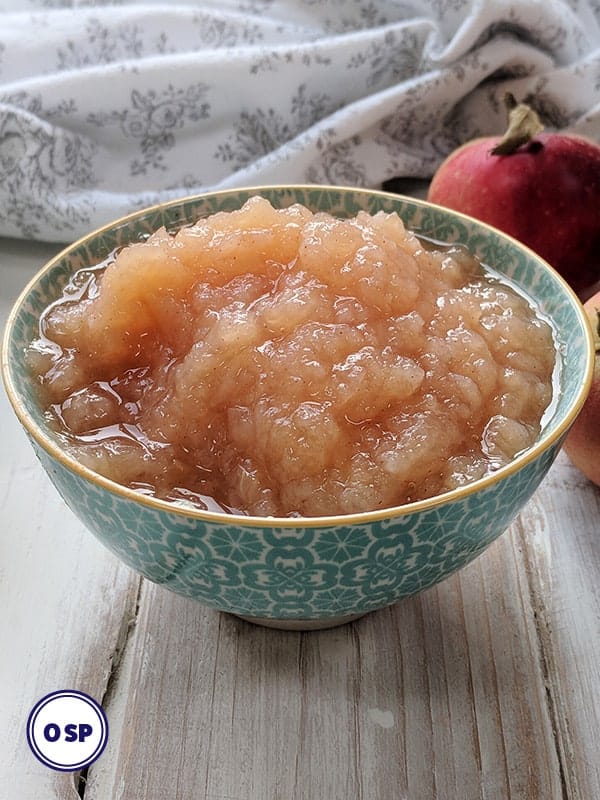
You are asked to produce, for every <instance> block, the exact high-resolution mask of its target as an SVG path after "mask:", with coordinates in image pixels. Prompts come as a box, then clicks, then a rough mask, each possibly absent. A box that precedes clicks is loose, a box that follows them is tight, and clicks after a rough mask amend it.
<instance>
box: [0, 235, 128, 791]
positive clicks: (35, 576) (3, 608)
mask: <svg viewBox="0 0 600 800" xmlns="http://www.w3.org/2000/svg"><path fill="white" fill-rule="evenodd" d="M57 249H58V248H57V247H56V246H53V247H51V246H45V247H44V246H42V245H35V246H29V247H25V246H24V245H22V244H20V243H17V242H5V243H2V247H1V251H0V252H1V254H2V257H1V261H0V264H1V266H0V269H1V270H2V284H1V286H2V288H1V297H0V303H1V306H0V314H1V320H2V324H4V319H5V317H6V315H7V313H8V310H9V306H10V305H11V304H12V300H13V298H14V297H16V295H17V294H18V292H19V291H20V289H21V288H22V286H24V285H25V283H26V282H27V280H28V279H29V277H30V276H31V275H32V274H33V273H34V272H35V271H37V269H38V268H39V267H40V266H41V265H42V264H43V262H44V261H45V260H46V258H48V257H50V256H51V255H52V253H53V252H56V250H57ZM0 420H1V421H2V424H1V427H0V429H1V431H2V443H1V447H0V526H1V528H0V530H1V535H0V715H1V719H2V724H0V798H3V800H52V799H53V798H57V800H58V798H60V800H71V798H75V797H77V792H76V788H75V787H76V780H77V776H74V775H72V774H69V773H63V774H61V773H56V772H52V771H50V770H49V769H48V768H47V767H45V766H43V765H42V764H41V763H40V762H38V761H37V760H36V759H35V758H34V756H33V755H32V753H31V751H30V750H29V748H28V745H27V741H26V736H25V730H26V722H27V717H28V715H29V712H30V710H31V708H32V707H33V705H34V704H35V702H36V701H37V700H39V699H40V698H41V697H43V696H44V695H45V694H47V693H48V692H51V691H54V690H58V689H79V690H81V691H85V692H87V693H88V694H90V695H92V696H93V697H96V698H102V697H103V695H104V691H105V688H106V684H107V681H108V678H109V675H110V673H111V669H112V663H113V660H114V658H115V653H116V652H117V650H118V644H119V642H120V640H123V639H124V634H125V626H126V622H127V618H128V615H131V614H132V613H133V611H134V609H135V602H136V596H137V587H138V584H139V580H138V578H137V577H136V576H134V575H133V573H132V572H131V571H130V570H128V569H127V568H126V567H124V566H122V565H121V564H119V563H118V562H117V560H116V559H115V558H114V557H113V556H112V555H111V554H109V553H108V551H107V550H105V549H104V548H103V547H102V546H101V545H100V544H99V543H97V542H96V540H95V539H94V538H93V537H92V536H91V535H90V534H89V533H88V532H87V531H86V530H85V529H84V528H83V526H82V524H81V523H80V522H79V521H78V520H77V519H76V518H75V517H74V516H73V514H72V513H71V512H70V511H69V510H68V509H67V507H66V506H65V504H64V502H63V501H62V500H61V498H60V497H59V495H58V493H57V492H56V491H55V490H54V488H53V487H52V486H51V484H50V482H49V480H48V479H47V478H46V476H45V474H44V472H43V471H42V469H41V467H40V465H39V464H38V462H37V460H36V458H35V456H34V453H33V450H32V448H31V446H30V444H29V442H28V440H27V439H26V437H25V434H24V432H23V431H22V430H21V428H20V426H19V425H18V423H17V421H16V417H14V415H13V414H12V412H11V411H10V409H9V404H8V400H7V398H6V396H5V394H4V392H1V393H0Z"/></svg>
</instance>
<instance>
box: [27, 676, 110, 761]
mask: <svg viewBox="0 0 600 800" xmlns="http://www.w3.org/2000/svg"><path fill="white" fill-rule="evenodd" d="M27 741H28V743H29V747H30V748H31V752H32V753H33V755H34V756H35V757H36V758H38V759H39V760H40V761H41V762H42V764H45V766H47V767H50V769H54V770H58V771H60V772H75V771H77V770H80V769H84V767H87V766H89V765H90V764H91V763H92V762H94V761H95V760H96V759H97V758H99V757H100V756H101V755H102V751H103V750H104V748H105V747H106V742H107V741H108V720H107V719H106V714H105V713H104V709H103V708H102V706H101V705H100V704H99V703H97V702H96V701H95V700H94V698H93V697H90V696H89V695H87V694H85V693H84V692H78V691H76V690H75V689H63V690H61V691H58V692H51V693H50V694H47V695H46V696H45V697H42V699H41V700H38V702H37V703H36V704H35V706H34V707H33V708H32V709H31V713H30V714H29V718H28V720H27Z"/></svg>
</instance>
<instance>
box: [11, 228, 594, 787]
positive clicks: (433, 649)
mask: <svg viewBox="0 0 600 800" xmlns="http://www.w3.org/2000/svg"><path fill="white" fill-rule="evenodd" d="M56 249H57V248H56V247H54V246H43V245H32V244H23V243H17V242H7V241H4V242H0V274H1V283H0V313H1V314H2V315H3V316H5V315H6V313H7V310H8V307H9V305H10V303H11V302H12V299H13V298H14V297H15V296H16V294H17V292H18V290H19V289H20V288H21V286H23V285H24V284H25V283H26V281H27V280H28V278H29V276H30V275H32V274H33V272H34V271H35V270H36V269H37V268H38V267H39V266H40V265H41V263H43V261H44V260H45V259H46V258H47V257H48V256H49V255H50V254H51V253H52V252H53V251H55V250H56ZM0 422H1V428H0V429H1V431H2V443H1V447H0V531H1V535H0V713H1V715H2V725H1V726H0V798H2V800H4V798H6V800H34V798H35V800H54V799H55V798H60V800H73V798H76V797H77V796H78V795H77V790H76V779H77V776H72V775H61V774H58V773H53V772H51V771H49V770H48V769H46V768H45V767H44V766H43V765H41V764H40V763H38V762H37V761H36V760H35V758H34V757H33V755H32V754H31V753H30V752H29V749H28V747H27V744H26V741H25V724H26V719H27V715H28V713H29V710H30V709H31V707H32V706H33V704H34V702H35V701H36V700H37V699H39V697H41V696H42V695H43V694H45V693H46V692H49V691H52V690H54V689H59V688H69V687H71V688H79V689H82V690H84V691H87V692H89V693H90V694H92V695H93V696H95V697H98V698H103V703H104V706H105V708H106V710H107V713H108V717H109V724H110V739H109V744H108V747H107V749H106V751H105V753H104V754H103V755H102V757H101V758H100V759H99V760H98V761H97V762H96V763H95V764H94V765H93V766H92V767H91V768H90V770H89V774H88V776H87V782H86V783H85V784H84V785H82V787H81V792H83V788H85V792H84V797H85V798H86V800H113V798H114V800H163V798H165V800H170V799H171V798H174V799H175V800H179V799H181V800H184V798H185V800H188V799H189V798H193V800H217V798H218V799H219V800H234V799H235V800H263V799H264V800H272V799H274V800H277V799H278V798H281V800H299V799H300V798H301V799H302V800H312V799H313V798H314V799H315V800H317V798H318V800H321V798H325V797H328V798H331V799H332V800H337V799H338V798H340V800H341V798H343V799H344V800H346V798H350V800H354V799H356V800H360V799H361V798H362V799H364V800H371V799H373V800H378V799H379V798H381V799H382V800H593V799H594V798H598V797H600V766H599V763H600V762H599V761H598V758H597V749H598V748H597V732H598V730H599V729H600V674H599V672H600V668H599V666H598V665H599V664H600V590H599V589H598V587H599V585H600V537H599V533H600V524H599V520H600V490H599V489H597V488H596V487H593V486H592V485H591V484H590V483H589V482H587V481H585V479H583V477H582V476H581V475H580V474H579V473H578V472H577V471H576V470H575V469H574V468H573V467H572V466H571V465H570V463H569V462H568V460H567V459H566V457H564V456H561V457H559V459H558V461H557V463H556V464H555V465H554V467H553V468H552V470H551V472H550V474H549V476H548V478H547V479H546V480H545V481H544V483H543V485H542V487H541V488H540V489H539V490H538V492H537V493H536V495H535V496H534V498H533V499H532V501H531V502H530V504H529V505H528V507H527V509H526V510H525V511H524V513H523V514H522V515H521V516H520V518H519V519H518V520H517V522H515V524H514V525H513V526H512V527H511V529H510V531H508V532H507V533H506V534H505V535H504V536H502V537H501V538H500V539H499V540H498V541H497V542H496V543H495V544H494V545H493V546H492V547H491V548H489V550H488V551H487V552H486V553H485V554H484V555H483V556H481V557H480V558H479V559H477V560H476V561H475V562H474V563H473V564H472V565H470V566H469V567H467V568H466V569H465V570H463V571H462V572H461V573H460V574H459V575H457V576H455V577H453V578H451V579H450V580H448V581H446V582H445V583H444V584H443V585H441V586H439V587H437V588H434V589H432V590H431V591H429V592H427V593H425V594H423V595H422V596H420V597H417V598H413V599H410V600H407V601H405V602H403V603H399V604H398V605H396V606H395V607H393V608H392V609H387V610H384V611H381V612H378V613H375V614H372V615H370V616H368V617H364V618H363V619H361V620H359V621H358V622H356V623H353V624H351V625H347V626H344V627H342V628H339V629H335V630H331V631H321V632H314V633H295V632H294V633H290V632H279V631H273V630H267V629H263V628H258V627H254V626H252V625H250V624H248V623H245V622H242V621H240V620H237V619H235V618H232V617H229V616H226V615H220V614H218V613H216V612H213V611H210V610H207V609H204V608H202V607H201V606H199V605H197V604H195V603H194V602H192V601H187V600H184V599H182V598H179V597H176V596H175V595H172V594H170V593H168V592H167V591H166V590H164V589H162V588H160V587H157V586H153V585H151V584H148V583H147V582H143V583H142V584H141V594H140V595H139V607H138V603H137V600H138V587H139V581H138V579H137V577H136V576H134V575H133V574H132V573H131V572H130V571H129V570H128V569H127V568H126V567H124V566H122V565H120V564H118V563H117V562H116V560H115V559H114V558H113V556H111V555H110V554H109V553H107V551H105V550H104V549H103V548H102V547H101V546H100V545H99V544H98V543H97V542H96V541H95V540H94V539H93V537H92V536H91V535H89V534H88V533H87V532H86V531H85V530H84V529H83V527H82V525H81V524H80V523H79V522H78V521H77V520H76V519H75V518H74V517H73V516H72V515H71V513H70V512H69V511H68V510H67V509H66V508H65V506H64V504H63V502H62V500H61V499H60V498H59V497H58V495H57V494H56V492H55V490H54V489H53V487H52V486H51V485H50V483H49V481H48V480H47V479H46V477H45V476H44V474H43V472H42V470H41V468H40V466H39V465H38V464H37V462H36V460H35V457H34V455H33V451H32V450H31V448H30V446H29V444H28V442H27V440H26V438H25V436H24V434H23V433H22V432H21V431H20V429H19V427H18V424H17V422H16V420H15V418H14V417H13V415H12V413H11V412H10V410H9V408H8V403H7V401H6V399H5V397H4V395H3V394H1V395H0ZM121 651H122V652H121Z"/></svg>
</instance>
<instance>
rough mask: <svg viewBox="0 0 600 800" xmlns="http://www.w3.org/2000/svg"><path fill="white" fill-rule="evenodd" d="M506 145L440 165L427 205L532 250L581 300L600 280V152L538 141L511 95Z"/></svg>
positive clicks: (576, 143)
mask: <svg viewBox="0 0 600 800" xmlns="http://www.w3.org/2000/svg"><path fill="white" fill-rule="evenodd" d="M507 106H508V107H509V109H510V113H509V119H510V125H509V130H508V131H507V133H506V134H505V136H504V137H485V138H481V139H473V140H472V141H470V142H467V143H466V144H464V145H463V146H462V147H459V148H458V149H457V150H455V151H454V152H453V153H451V154H450V155H449V156H448V158H447V159H446V160H445V161H444V162H443V163H442V164H441V166H440V167H439V169H438V170H437V172H436V174H435V175H434V177H433V180H432V182H431V185H430V188H429V193H428V200H430V201H431V202H433V203H437V204H439V205H442V206H446V207H448V208H452V209H455V210H456V211H462V212H463V213H465V214H469V215H470V216H473V217H476V218H477V219H480V220H482V221H483V222H487V223H489V224H490V225H493V226H494V227H496V228H499V229H500V230H502V231H504V232H505V233H508V234H510V235H511V236H514V237H515V239H518V240H519V241H521V242H523V243H524V244H526V245H528V246H529V247H531V249H532V250H535V251H536V252H537V253H538V254H539V255H541V256H542V258H544V259H545V260H546V261H548V262H549V263H550V264H551V265H552V266H553V267H554V268H555V269H556V270H558V272H560V273H561V274H562V276H563V277H564V278H565V280H567V281H568V282H569V284H570V285H571V286H572V287H573V289H574V290H575V291H576V292H578V293H579V295H580V297H581V298H582V299H585V298H586V297H588V296H589V295H590V294H591V292H592V291H593V290H592V287H594V286H595V284H596V283H597V282H598V281H599V280H600V147H599V146H598V145H597V144H595V143H594V142H592V141H589V140H588V139H584V138H582V137H579V136H574V135H569V134H561V133H539V131H540V130H541V128H542V126H541V124H540V122H539V119H538V117H537V115H536V114H535V112H533V111H532V110H531V109H530V108H529V107H528V106H526V105H524V104H518V105H517V104H516V101H515V100H514V98H512V96H510V95H508V99H507Z"/></svg>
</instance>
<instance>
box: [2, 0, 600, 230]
mask: <svg viewBox="0 0 600 800" xmlns="http://www.w3.org/2000/svg"><path fill="white" fill-rule="evenodd" d="M507 89H510V90H511V91H512V92H513V93H514V95H515V96H516V97H517V98H518V99H519V100H521V99H524V98H526V97H529V98H530V99H532V104H533V105H534V107H535V108H536V110H537V111H538V113H540V115H541V117H542V119H543V121H544V123H545V124H546V126H547V127H548V128H550V129H569V130H571V131H576V132H579V133H581V134H585V135H587V136H589V137H591V138H593V139H595V140H600V2H599V0H527V1H525V0H514V2H510V0H430V1H429V2H425V0H414V1H413V2H400V1H399V0H203V1H202V2H201V1H200V0H187V2H186V0H179V2H176V3H167V2H152V1H151V0H144V1H143V2H142V1H141V0H140V1H139V2H136V0H122V1H121V2H118V0H116V1H115V0H113V2H108V1H106V2H102V0H88V1H87V2H77V0H72V2H67V0H29V1H27V0H0V234H1V235H8V236H18V237H27V238H39V239H46V240H53V241H68V240H72V239H74V238H76V237H77V236H79V235H82V234H84V233H86V232H87V231H89V230H91V229H92V228H94V227H97V226H99V225H101V224H103V223H105V222H107V221H110V220H111V219H114V218H116V217H118V216H121V215H122V214H124V213H127V212H129V211H132V210H135V209H136V208H139V207H141V206H145V205H149V204H151V203H154V202H158V201H161V200H166V199H170V198H174V197H177V196H181V195H184V194H190V193H194V192H197V191H203V190H205V189H209V188H211V189H212V188H226V187H233V186H242V185H245V186H248V185H258V184H262V183H286V182H309V183H338V184H354V185H363V186H368V187H379V186H381V185H382V183H383V182H385V181H388V180H390V179H392V178H395V177H404V178H410V177H413V178H415V177H420V178H427V177H430V176H431V175H432V174H433V171H434V170H435V168H436V166H437V165H438V164H439V163H440V161H441V159H442V158H443V157H444V156H445V155H446V154H447V153H448V152H450V150H452V149H453V148H454V147H456V146H457V145H458V144H460V143H461V142H463V141H465V140H467V139H469V138H471V137H474V136H477V135H485V134H490V133H499V132H501V131H502V130H503V128H504V124H505V111H504V108H503V105H502V96H503V94H504V92H505V91H506V90H507Z"/></svg>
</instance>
